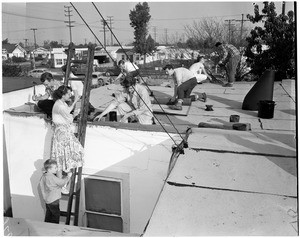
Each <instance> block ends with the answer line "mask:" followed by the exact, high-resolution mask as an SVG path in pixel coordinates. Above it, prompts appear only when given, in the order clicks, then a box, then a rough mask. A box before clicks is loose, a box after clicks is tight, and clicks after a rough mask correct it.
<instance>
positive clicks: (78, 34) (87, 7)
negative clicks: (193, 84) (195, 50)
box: [1, 1, 294, 46]
mask: <svg viewBox="0 0 300 238" xmlns="http://www.w3.org/2000/svg"><path fill="white" fill-rule="evenodd" d="M71 3H72V4H73V6H72V5H71ZM71 3H70V2H53V1H52V2H50V1H48V2H24V1H23V2H22V1H18V2H11V1H10V2H8V1H2V11H1V12H2V39H6V38H8V41H9V42H10V43H19V42H22V43H23V44H25V42H26V43H27V45H33V44H34V35H35V37H36V42H37V44H38V45H40V46H42V45H43V42H44V41H46V40H49V41H58V42H59V43H63V44H65V45H67V44H69V42H70V38H71V37H72V41H73V42H74V43H75V44H84V43H89V42H92V43H97V44H99V42H98V40H100V41H101V43H102V44H103V43H104V42H103V38H104V33H103V27H102V24H101V19H102V18H101V16H100V14H99V13H98V11H99V12H100V13H101V15H102V16H103V17H104V18H106V19H109V17H110V19H111V22H112V30H113V33H114V34H115V36H116V37H117V39H118V41H119V42H120V43H121V44H128V43H131V42H133V41H134V35H133V28H132V27H131V26H130V20H129V13H130V11H131V10H133V9H134V7H135V6H136V4H137V3H138V2H124V1H121V2H119V1H113V2H112V1H109V2H99V1H95V2H93V3H94V4H95V6H96V7H95V6H94V5H93V4H92V2H88V1H85V2H83V1H81V2H71ZM147 3H148V5H149V7H150V15H151V20H150V22H149V33H150V34H151V36H152V38H156V41H157V42H159V43H161V44H163V43H165V42H166V40H169V41H171V40H172V39H174V38H177V39H178V38H179V39H181V40H183V41H185V40H186V36H185V34H184V33H185V31H184V27H185V26H187V25H191V24H193V22H194V21H195V22H197V21H201V19H207V18H213V19H216V20H220V21H225V20H229V19H236V20H241V19H242V14H244V18H245V19H246V15H247V14H251V15H253V14H254V11H253V9H254V7H253V3H258V4H259V6H260V7H261V8H260V9H262V6H263V4H262V2H250V1H231V2H214V1H213V2H205V1H189V2H183V1H164V2H162V1H147ZM285 3H286V4H285V5H286V13H287V12H288V11H289V10H294V9H293V8H294V4H293V2H292V1H286V2H285ZM275 5H276V12H277V13H278V14H279V13H281V11H282V2H277V1H276V2H275ZM68 9H69V10H70V11H71V12H70V15H71V16H70V19H71V21H74V22H72V23H71V25H72V26H73V27H72V28H71V37H70V31H69V27H67V25H68V23H67V22H66V21H68V17H67V16H66V15H67V12H66V11H67V10H68ZM97 9H98V10H97ZM80 15H81V17H82V18H83V20H82V18H81V17H80ZM84 21H85V22H86V23H87V25H88V26H89V27H90V29H91V30H92V32H93V33H92V32H91V30H89V28H88V27H87V26H86V25H85V23H84ZM235 24H237V25H239V24H240V23H239V22H236V23H235ZM244 26H245V27H249V28H252V27H253V25H252V23H250V22H247V21H246V22H244ZM35 29H36V30H35ZM94 34H95V35H96V37H97V38H98V40H96V37H95V36H94ZM106 40H107V43H108V44H110V43H111V34H110V33H109V32H107V33H106ZM113 43H116V40H115V38H114V37H113Z"/></svg>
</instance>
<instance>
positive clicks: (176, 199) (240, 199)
mask: <svg viewBox="0 0 300 238" xmlns="http://www.w3.org/2000/svg"><path fill="white" fill-rule="evenodd" d="M253 84H254V83H236V84H235V86H234V87H233V88H222V87H220V86H218V85H214V84H203V85H198V86H197V88H196V89H195V91H198V92H200V91H205V92H206V93H207V95H208V101H207V102H206V103H203V102H195V103H193V105H192V106H191V109H190V112H189V115H188V116H187V117H183V116H181V117H180V116H175V117H174V118H173V117H172V119H174V121H176V124H182V125H187V126H188V125H195V126H196V125H197V124H198V123H199V122H207V123H213V124H217V123H219V124H220V125H221V124H223V125H224V124H229V122H228V121H229V116H230V115H233V114H238V115H240V122H245V123H250V124H251V128H252V130H251V131H235V130H225V129H215V128H196V127H193V128H192V132H191V134H190V136H189V138H188V145H189V148H187V149H185V150H184V152H185V153H184V155H180V156H179V157H178V159H177V162H176V164H175V166H174V168H173V170H172V172H171V174H170V176H169V177H168V179H167V181H166V184H165V186H164V188H163V190H162V193H161V196H160V198H159V199H158V202H157V206H156V208H155V210H154V212H153V215H152V217H151V218H150V221H149V225H148V227H147V229H146V232H145V234H144V235H145V236H200V235H204V236H210V235H213V236H217V235H222V236H224V235H226V236H228V235H229V236H232V235H239V236H242V235H298V225H297V217H298V214H297V201H298V200H297V199H298V197H297V157H296V143H297V141H296V137H295V135H296V131H295V128H296V111H295V109H296V105H295V84H294V81H292V80H283V81H282V82H275V85H274V96H273V100H274V101H275V103H276V106H275V111H274V118H273V119H262V118H258V116H257V111H245V110H242V109H241V107H242V103H243V99H244V97H245V95H246V94H247V93H248V91H249V90H250V88H251V87H252V86H253ZM164 91H165V92H166V93H167V91H168V90H167V89H166V90H164ZM168 93H170V92H168ZM204 104H211V105H213V108H214V111H205V110H204V109H205V107H204Z"/></svg>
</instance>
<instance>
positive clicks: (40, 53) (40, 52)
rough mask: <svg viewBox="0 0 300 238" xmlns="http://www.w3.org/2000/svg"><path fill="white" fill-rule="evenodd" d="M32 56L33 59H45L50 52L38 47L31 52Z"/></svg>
mask: <svg viewBox="0 0 300 238" xmlns="http://www.w3.org/2000/svg"><path fill="white" fill-rule="evenodd" d="M32 54H33V55H34V57H42V58H46V57H47V56H48V55H50V50H47V49H45V48H43V47H39V48H37V49H34V50H33V51H32Z"/></svg>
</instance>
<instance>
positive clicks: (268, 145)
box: [188, 128, 296, 157]
mask: <svg viewBox="0 0 300 238" xmlns="http://www.w3.org/2000/svg"><path fill="white" fill-rule="evenodd" d="M188 144H189V147H190V148H193V149H205V150H216V151H223V152H236V153H249V154H259V155H270V156H273V155H278V156H282V157H296V139H295V135H294V133H293V132H283V131H280V133H278V132H276V131H267V132H249V131H235V130H219V129H209V128H208V129H206V128H192V133H191V134H190V136H189V139H188Z"/></svg>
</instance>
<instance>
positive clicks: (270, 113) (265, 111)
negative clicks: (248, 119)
mask: <svg viewBox="0 0 300 238" xmlns="http://www.w3.org/2000/svg"><path fill="white" fill-rule="evenodd" d="M274 107H275V102H274V101H270V100H263V101H259V103H258V117H260V118H265V119H271V118H273V117H274Z"/></svg>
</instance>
